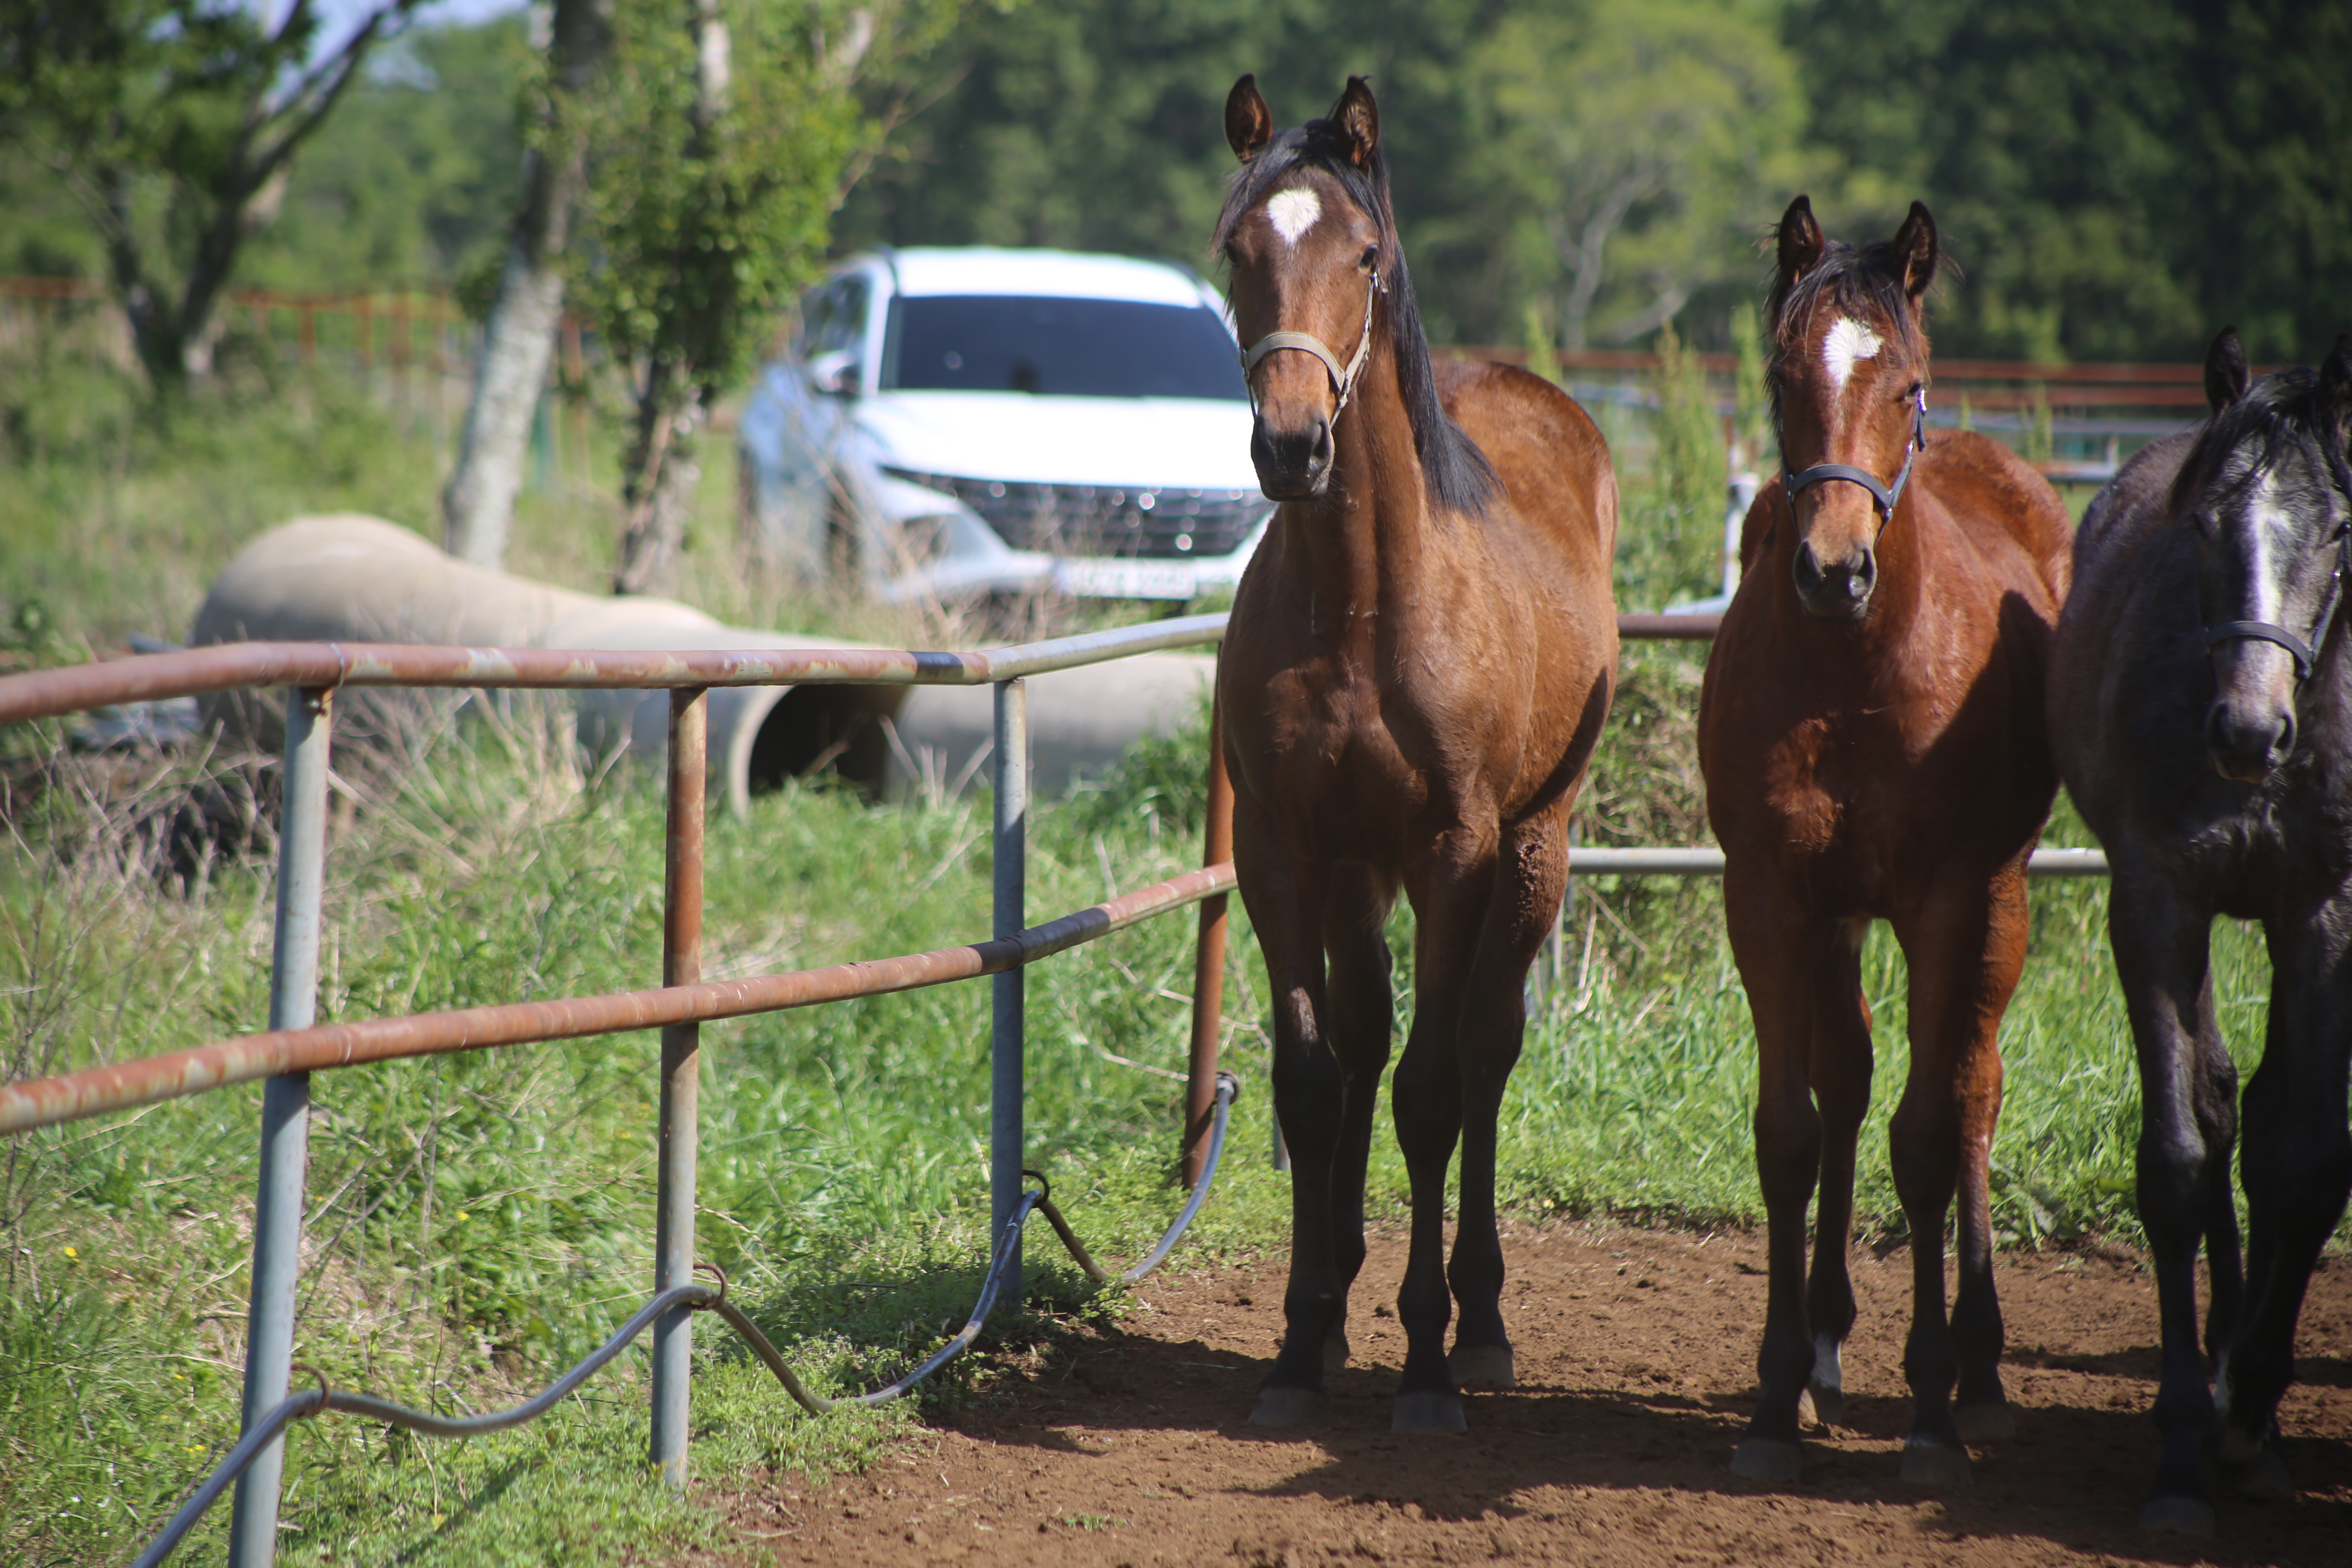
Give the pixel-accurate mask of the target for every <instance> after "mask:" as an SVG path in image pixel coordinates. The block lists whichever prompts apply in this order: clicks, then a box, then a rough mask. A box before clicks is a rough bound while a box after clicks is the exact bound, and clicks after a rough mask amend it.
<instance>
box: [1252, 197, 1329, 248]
mask: <svg viewBox="0 0 2352 1568" xmlns="http://www.w3.org/2000/svg"><path fill="white" fill-rule="evenodd" d="M1321 216H1323V201H1322V198H1321V197H1319V196H1318V195H1316V194H1315V193H1314V192H1313V191H1306V190H1293V191H1276V192H1275V193H1274V195H1272V196H1271V197H1269V198H1268V199H1267V201H1266V204H1265V218H1266V221H1267V222H1268V223H1270V224H1272V225H1274V232H1275V233H1276V234H1278V235H1280V236H1282V243H1283V244H1285V245H1297V243H1298V237H1299V236H1300V235H1302V234H1305V233H1306V232H1307V230H1308V229H1310V228H1313V227H1314V226H1315V220H1316V219H1317V218H1318V217H1321Z"/></svg>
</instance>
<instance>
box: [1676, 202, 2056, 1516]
mask: <svg viewBox="0 0 2352 1568" xmlns="http://www.w3.org/2000/svg"><path fill="white" fill-rule="evenodd" d="M1936 258H1937V241H1936V225H1935V220H1934V219H1933V218H1931V217H1929V216H1927V208H1926V207H1924V206H1921V205H1918V204H1917V203H1916V202H1915V203H1913V204H1912V207H1911V215H1910V216H1909V217H1908V218H1907V219H1906V221H1905V222H1904V224H1903V226H1902V227H1901V229H1899V230H1898V231H1897V232H1896V234H1895V237H1894V238H1893V239H1891V240H1888V241H1886V242H1885V243H1883V244H1878V245H1869V246H1864V247H1853V246H1847V245H1832V244H1829V243H1828V242H1827V241H1825V240H1824V239H1823V238H1822V230H1821V226H1820V225H1819V224H1817V223H1815V222H1814V220H1813V210H1812V206H1811V203H1809V202H1808V201H1807V200H1806V199H1805V198H1804V197H1803V196H1799V197H1798V198H1797V199H1796V200H1795V201H1794V202H1793V203H1791V204H1790V207H1789V210H1788V213H1787V214H1786V215H1785V216H1783V217H1782V218H1781V220H1780V250H1779V262H1778V268H1777V272H1776V275H1775V277H1774V279H1773V283H1772V291H1771V299H1770V303H1769V317H1770V322H1771V325H1770V329H1769V331H1770V333H1771V356H1770V360H1769V365H1768V367H1767V372H1766V380H1767V384H1768V385H1769V390H1770V393H1771V397H1772V407H1773V412H1774V416H1775V418H1776V419H1777V420H1778V422H1779V425H1780V453H1781V472H1780V477H1779V478H1778V479H1775V480H1774V481H1772V482H1771V483H1769V484H1768V485H1766V486H1765V487H1764V489H1763V491H1762V492H1761V493H1760V494H1759V495H1758V496H1757V498H1756V504H1755V505H1754V506H1753V507H1752V508H1751V509H1749V510H1748V521H1747V524H1746V530H1745V532H1744V533H1743V535H1742V541H1741V545H1740V555H1741V559H1742V561H1743V563H1745V567H1746V574H1745V575H1744V576H1743V577H1742V579H1741V581H1740V584H1739V591H1738V594H1737V595H1735V596H1734V597H1733V599H1732V602H1731V607H1730V608H1729V609H1728V610H1727V612H1725V615H1724V617H1723V629H1722V631H1721V633H1720V634H1719V635H1718V636H1717V638H1716V644H1715V649H1714V651H1713V653H1711V654H1710V655H1709V656H1708V658H1707V665H1706V686H1705V688H1704V689H1703V690H1702V692H1701V694H1700V697H1699V765H1700V768H1701V769H1702V771H1703V772H1704V773H1705V774H1706V799H1707V816H1708V820H1709V821H1710V822H1712V823H1713V824H1714V826H1715V832H1716V837H1717V838H1718V839H1719V840H1721V842H1722V844H1723V850H1724V857H1725V868H1724V879H1723V899H1724V912H1725V917H1726V923H1727V926H1728V927H1729V931H1730V936H1731V947H1732V952H1733V954H1734V956H1735V957H1737V958H1738V963H1739V974H1740V978H1741V980H1742V981H1743V982H1744V983H1745V984H1746V985H1747V989H1748V1006H1749V1008H1750V1010H1751V1011H1752V1012H1753V1014H1754V1016H1755V1019H1756V1045H1757V1092H1756V1170H1757V1174H1758V1176H1759V1178H1760V1180H1761V1184H1762V1186H1763V1190H1764V1205H1765V1211H1766V1214H1767V1216H1768V1218H1769V1226H1770V1264H1771V1268H1770V1272H1771V1288H1770V1294H1769V1306H1768V1307H1767V1309H1766V1313H1765V1319H1764V1343H1763V1348H1762V1350H1761V1351H1760V1352H1759V1353H1758V1355H1757V1363H1756V1364H1757V1375H1758V1378H1759V1384H1760V1387H1759V1394H1758V1398H1757V1404H1756V1415H1755V1417H1754V1419H1753V1420H1752V1421H1750V1422H1749V1424H1748V1431H1747V1433H1746V1434H1745V1436H1743V1437H1742V1439H1741V1441H1740V1444H1739V1447H1738V1449H1737V1451H1736V1452H1735V1453H1734V1454H1733V1457H1732V1461H1731V1467H1732V1468H1733V1469H1734V1470H1736V1471H1738V1473H1739V1474H1741V1475H1743V1476H1748V1477H1751V1478H1754V1479H1759V1480H1772V1481H1788V1480H1793V1479H1796V1476H1797V1459H1798V1447H1797V1432H1798V1426H1799V1425H1800V1423H1801V1421H1802V1420H1803V1419H1804V1415H1803V1410H1804V1407H1805V1406H1806V1405H1811V1410H1812V1411H1813V1412H1814V1413H1815V1414H1817V1415H1819V1417H1820V1418H1821V1419H1822V1420H1824V1421H1836V1420H1838V1419H1840V1418H1841V1416H1842V1415H1843V1409H1844V1395H1843V1384H1842V1382H1841V1378H1840V1374H1839V1352H1840V1349H1841V1347H1842V1346H1843V1342H1844V1341H1845V1337H1846V1335H1847V1334H1848V1333H1849V1332H1850V1331H1852V1330H1853V1321H1854V1302H1853V1285H1852V1282H1851V1280H1850V1279H1849V1278H1848V1276H1847V1272H1846V1245H1847V1240H1848V1235H1849V1230H1850V1227H1851V1225H1852V1221H1853V1162H1854V1142H1855V1139H1856V1136H1857V1135H1858V1133H1859V1131H1860V1129H1861V1125H1862V1118H1863V1112H1864V1110H1865V1109H1866V1108H1867V1107H1868V1105H1869V1103H1870V1079H1871V1069H1872V1059H1871V1043H1870V1009H1869V1006H1868V1005H1867V1004H1866V1003H1865V1002H1864V998H1863V994H1862V978H1861V954H1862V942H1863V938H1864V935H1865V934H1866V932H1867V931H1868V930H1869V927H1870V922H1871V921H1872V920H1873V919H1874V918H1875V919H1884V920H1885V921H1889V922H1890V923H1891V924H1892V925H1893V926H1894V928H1895V936H1896V938H1897V940H1899V941H1900V942H1902V944H1903V953H1904V957H1905V959H1906V962H1907V963H1908V965H1909V971H1910V1015H1911V1017H1910V1026H1911V1027H1910V1034H1911V1073H1910V1077H1909V1079H1908V1080H1907V1081H1906V1083H1905V1085H1904V1089H1903V1099H1902V1102H1901V1103H1900V1104H1899V1105H1898V1106H1897V1107H1896V1108H1895V1118H1894V1124H1893V1126H1892V1127H1891V1129H1890V1130H1889V1142H1890V1143H1891V1145H1892V1152H1893V1156H1894V1167H1895V1191H1896V1194H1897V1195H1898V1196H1900V1198H1901V1199H1902V1203H1903V1213H1904V1217H1905V1218H1906V1221H1907V1222H1908V1224H1909V1226H1910V1232H1911V1259H1912V1300H1911V1335H1910V1338H1909V1340H1908V1341H1907V1342H1906V1345H1905V1348H1904V1357H1903V1365H1904V1373H1905V1375H1906V1378H1907V1379H1908V1381H1909V1383H1910V1384H1911V1394H1912V1399H1913V1405H1912V1416H1911V1433H1910V1436H1909V1438H1908V1440H1907V1441H1906V1445H1905V1447H1904V1452H1903V1475H1904V1478H1905V1479H1907V1480H1913V1481H1921V1482H1927V1483H1929V1484H1938V1483H1960V1482H1965V1481H1966V1480H1967V1479H1969V1458H1968V1450H1967V1449H1966V1448H1965V1447H1963V1446H1962V1444H1963V1441H1964V1440H1968V1439H1977V1438H1982V1437H1989V1436H2002V1435H2005V1434H2007V1433H2008V1432H2009V1431H2010V1430H2011V1416H2010V1413H2009V1405H2008V1401H2007V1398H2006V1396H2005V1395H2004V1394H2002V1392H2001V1384H2000V1352H2001V1321H2000V1304H1999V1302H1998V1301H1996V1300H1995V1299H1994V1296H1993V1280H1992V1236H1991V1212H1990V1198H1989V1194H1988V1189H1987V1163H1988V1159H1989V1156H1990V1150H1991V1146H1992V1133H1993V1123H1994V1121H1995V1120H1996V1118H1997V1117H1998V1116H1999V1114H2000V1047H1999V1044H1998V1041H1997V1038H1996V1036H1997V1034H1998V1032H1999V1029H2000V1017H2001V1013H2002V1011H2003V1010H2004V1009H2005V1008H2006V1007H2007V1006H2008V1005H2009V998H2010V994H2011V992H2012V991H2013V990H2014V989H2015V988H2016V985H2017V977H2018V971H2019V969H2020V967H2021V965H2022V964H2023V963H2024V958H2025V936H2026V920H2025V859H2026V856H2027V854H2028V853H2029V852H2030V851H2031V850H2032V847H2033V841H2034V839H2035V838H2036V837H2038V836H2039V835H2040V833H2041V830H2042V820H2043V818H2044V817H2046V816H2048V815H2049V811H2050V802H2051V799H2052V797H2053V795H2055V793H2056V791H2057V782H2058V781H2057V776H2056V774H2055V773H2054V772H2053V768H2052V765H2051V761H2050V752H2049V746H2048V743H2047V742H2046V741H2045V740H2044V738H2043V731H2042V670H2043V658H2044V656H2045V653H2046V650H2047V647H2048V643H2049V638H2050V635H2051V629H2052V627H2053V626H2054V625H2055V624H2056V622H2057V619H2058V606H2059V605H2060V604H2061V603H2062V602H2063V600H2064V598H2065V596H2066V578H2067V551H2066V546H2067V525H2066V510H2065V508H2064V506H2063V504H2062V503H2061V502H2060V500H2058V497H2057V494H2056V493H2055V492H2054V491H2053V490H2052V489H2051V488H2050V486H2049V485H2048V484H2047V483H2046V482H2044V481H2043V480H2042V478H2041V477H2040V476H2039V475H2037V474H2036V473H2034V471H2033V470H2032V468H2028V467H2027V466H2026V465H2025V464H2024V463H2023V462H2021V461H2020V460H2019V459H2018V458H2016V457H2015V456H2013V455H2012V454H2011V453H2010V452H2009V451H2008V449H2007V448H2005V447H2000V446H1998V445H1996V444H1994V443H1993V442H1991V441H1988V440H1986V439H1984V438H1982V437H1978V436H1973V435H1967V434H1962V433H1958V432H1952V433H1948V434H1941V435H1938V436H1937V437H1936V439H1935V440H1934V442H1933V443H1932V444H1931V443H1929V442H1928V441H1927V338H1926V335H1925V334H1924V332H1923V331H1922V330H1921V326H1920V320H1919V304H1920V300H1921V298H1922V296H1923V295H1925V293H1926V292H1927V285H1928V284H1929V282H1930V281H1932V280H1933V279H1934V277H1935V273H1936ZM1792 469H1793V470H1795V471H1794V472H1791V470H1792ZM1817 1179H1818V1182H1819V1185H1820V1190H1821V1213H1820V1216H1819V1225H1818V1228H1817V1231H1816V1236H1815V1246H1814V1251H1813V1267H1812V1278H1811V1285H1810V1288H1808V1285H1807V1282H1806V1278H1805V1209H1806V1205H1807V1204H1808V1202H1809V1201H1810V1200H1811V1197H1812V1194H1813V1191H1814V1187H1815V1184H1816V1180H1817ZM1956 1187H1957V1189H1958V1196H1959V1213H1958V1243H1959V1246H1958V1251H1959V1290H1958V1299H1957V1300H1955V1302H1954V1304H1953V1308H1952V1314H1951V1319H1950V1321H1949V1323H1947V1321H1946V1320H1945V1316H1944V1246H1943V1238H1944V1216H1945V1215H1946V1213H1947V1212H1948V1210H1949V1209H1950V1207H1951V1204H1952V1198H1953V1194H1954V1190H1955V1188H1956ZM1956 1374H1957V1376H1958V1385H1959V1405H1958V1410H1957V1412H1956V1411H1955V1409H1954V1406H1953V1403H1952V1388H1953V1381H1954V1378H1955V1375H1956Z"/></svg>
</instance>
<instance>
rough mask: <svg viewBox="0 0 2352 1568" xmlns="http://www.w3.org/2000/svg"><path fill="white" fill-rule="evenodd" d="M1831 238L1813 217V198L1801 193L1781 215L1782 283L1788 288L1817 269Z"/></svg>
mask: <svg viewBox="0 0 2352 1568" xmlns="http://www.w3.org/2000/svg"><path fill="white" fill-rule="evenodd" d="M1829 247H1830V242H1829V241H1828V240H1826V239H1823V238H1822V226H1821V225H1820V223H1818V222H1817V221H1815V219H1814V217H1813V198H1812V197H1811V196H1799V197H1798V198H1797V199H1796V200H1795V201H1793V202H1790V204H1789V210H1788V211H1787V212H1784V213H1782V214H1781V215H1780V286H1781V287H1782V288H1784V289H1785V288H1787V287H1788V286H1789V285H1790V284H1791V283H1794V282H1795V281H1796V280H1797V279H1800V278H1802V277H1803V276H1804V275H1805V274H1806V273H1808V272H1811V270H1812V269H1813V265H1814V263H1816V262H1818V261H1820V260H1821V258H1822V252H1823V251H1825V250H1827V249H1828V248H1829Z"/></svg>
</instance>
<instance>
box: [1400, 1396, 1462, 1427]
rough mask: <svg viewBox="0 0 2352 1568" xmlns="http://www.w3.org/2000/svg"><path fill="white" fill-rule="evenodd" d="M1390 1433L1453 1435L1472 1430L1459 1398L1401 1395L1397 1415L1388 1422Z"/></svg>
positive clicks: (1460, 1397)
mask: <svg viewBox="0 0 2352 1568" xmlns="http://www.w3.org/2000/svg"><path fill="white" fill-rule="evenodd" d="M1389 1430H1390V1431H1391V1432H1432V1433H1453V1432H1467V1431H1468V1430H1470V1422H1469V1419H1468V1417H1466V1416H1465V1415H1463V1414H1462V1396H1461V1395H1460V1394H1398V1395H1397V1396H1396V1413H1395V1415H1392V1416H1391V1417H1390V1419H1389Z"/></svg>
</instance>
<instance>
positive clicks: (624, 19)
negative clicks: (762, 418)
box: [582, 0, 954, 593]
mask: <svg viewBox="0 0 2352 1568" xmlns="http://www.w3.org/2000/svg"><path fill="white" fill-rule="evenodd" d="M953 16H954V0H899V3H898V4H887V3H885V4H869V3H861V0H776V3H771V4H763V5H752V4H750V3H749V0H734V3H733V4H731V5H728V4H722V0H614V7H613V21H614V44H613V54H612V61H611V66H610V74H609V76H608V78H607V80H606V83H605V85H604V89H602V90H601V91H600V92H598V93H597V94H596V95H595V97H594V100H593V106H592V108H591V110H590V119H589V138H590V148H591V153H590V170H591V173H590V181H589V186H588V191H587V195H586V200H585V208H584V216H585V219H586V227H587V230H588V237H589V239H590V242H591V252H590V254H591V257H592V261H591V264H590V266H589V267H588V269H587V271H586V274H585V277H584V278H583V284H582V298H583V300H584V301H585V303H586V305H587V308H588V311H589V314H590V315H591V316H592V317H593V319H594V320H595V321H597V322H598V324H599V326H600V328H601V330H602V331H603V333H604V341H605V342H606V343H607V344H608V345H609V346H610V347H611V348H612V349H613V350H614V352H615V353H617V354H619V355H621V356H622V357H623V358H625V360H626V361H627V362H628V363H630V364H631V365H632V366H633V367H634V372H633V383H634V389H635V399H636V414H635V431H634V435H633V439H632V441H631V443H630V447H629V451H628V456H627V458H626V462H625V474H626V500H627V502H628V510H629V521H628V527H627V531H626V533H625V537H624V539H623V542H622V549H621V560H620V565H619V568H618V570H617V571H616V573H615V574H614V584H615V586H616V587H617V588H618V589H619V590H621V591H623V592H627V593H635V592H640V591H643V590H645V589H646V588H649V587H653V586H656V585H658V584H660V583H661V582H662V581H663V579H664V578H665V576H666V575H667V573H668V571H669V569H670V567H671V565H672V564H673V563H674V561H675V557H676V554H677V551H678V550H679V549H680V548H681V547H682V544H683V541H684V529H685V518H686V515H687V511H688V503H689V501H690V499H691V496H692V493H693V487H694V483H695V480H696V478H697V474H698V469H697V456H696V447H697V443H698V439H699V437H700V434H701V431H702V427H703V425H704V423H705V421H706V419H707V417H708V413H709V403H710V400H711V398H712V396H713V395H714V394H715V393H716V391H717V390H718V389H719V388H720V387H722V386H725V385H726V384H729V383H730V382H731V381H733V380H735V379H737V378H739V377H740V375H742V374H744V373H745V371H746V370H748V368H749V367H750V363H751V357H752V355H753V353H755V352H756V351H757V350H758V349H759V348H761V346H763V345H764V343H765V342H766V341H767V338H768V333H769V331H770V323H771V321H772V319H773V315H774V312H775V311H776V310H778V309H779V308H780V307H782V306H783V305H784V304H785V303H787V302H788V301H789V300H790V299H791V298H792V295H793V291H794V290H795V289H798V288H799V287H801V286H802V285H803V284H804V283H805V282H807V281H808V279H810V277H811V276H812V275H813V274H814V272H815V270H816V269H817V268H818V267H819V266H820V265H821V263H822V261H823V259H824V252H825V247H826V243H827V239H828V237H829V232H830V222H831V218H832V216H833V212H834V209H835V207H836V206H837V205H839V203H840V200H841V195H842V192H843V189H844V184H845V181H846V180H847V179H848V178H849V177H850V176H851V175H852V174H854V173H855V172H856V167H857V166H858V159H859V155H860V153H864V152H865V151H866V150H867V149H868V148H869V147H870V146H871V144H872V142H873V141H874V139H875V138H876V137H877V134H878V133H879V131H880V129H881V123H882V122H881V121H877V119H876V118H875V117H874V116H872V115H869V114H868V113H867V112H866V109H865V107H864V106H863V104H862V103H861V101H860V99H859V96H858V89H859V86H860V82H861V73H863V72H865V71H866V70H868V69H870V68H873V67H874V66H876V65H877V63H885V62H887V63H891V64H895V63H896V62H897V61H898V59H900V58H902V57H903V56H904V54H905V53H907V52H908V51H910V50H915V49H919V48H920V47H922V46H924V45H925V44H927V43H928V42H929V40H930V39H931V38H932V37H936V36H937V34H938V32H939V31H940V29H941V28H942V27H943V26H945V25H946V24H947V23H949V22H950V21H952V19H953Z"/></svg>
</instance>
